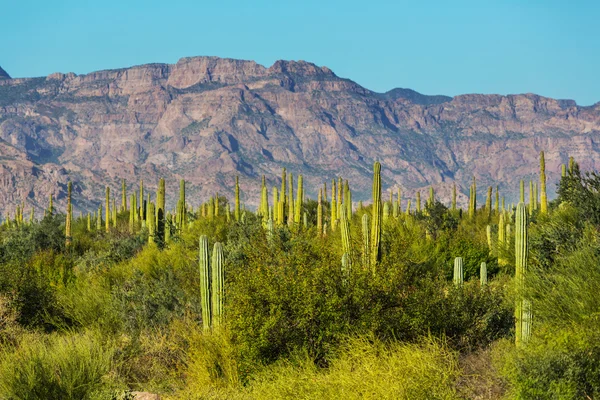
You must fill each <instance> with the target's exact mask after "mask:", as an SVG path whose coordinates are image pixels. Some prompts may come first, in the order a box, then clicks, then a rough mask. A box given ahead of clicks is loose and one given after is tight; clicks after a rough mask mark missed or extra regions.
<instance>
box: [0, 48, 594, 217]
mask: <svg viewBox="0 0 600 400" xmlns="http://www.w3.org/2000/svg"><path fill="white" fill-rule="evenodd" d="M598 132H600V106H598V105H596V106H593V107H578V106H577V105H576V104H575V103H574V102H569V101H564V100H554V99H550V98H545V97H541V96H537V95H533V94H523V95H510V96H500V95H479V94H470V95H462V96H456V97H454V98H447V97H445V96H424V95H421V94H419V93H417V92H413V91H407V90H405V89H398V90H395V91H390V92H388V93H386V94H383V95H382V94H378V93H374V92H371V91H370V90H368V89H365V88H363V87H362V86H360V85H358V84H357V83H355V82H352V81H350V80H348V79H343V78H339V77H337V76H336V75H335V74H334V73H333V72H332V71H331V70H329V69H328V68H326V67H318V66H316V65H314V64H311V63H307V62H304V61H298V62H296V61H277V62H276V63H275V64H273V65H272V66H271V67H269V68H266V67H263V66H261V65H259V64H257V63H255V62H253V61H243V60H233V59H221V58H217V57H192V58H183V59H181V60H179V62H177V64H173V65H169V64H149V65H142V66H135V67H131V68H124V69H119V70H108V71H98V72H93V73H90V74H87V75H81V76H77V75H75V74H72V73H71V74H58V73H57V74H52V75H50V76H48V77H45V78H32V79H6V80H2V81H0V150H1V153H0V157H1V159H2V164H1V167H0V168H1V170H0V208H2V209H3V210H6V209H10V210H12V209H13V206H14V205H15V204H17V203H19V202H21V201H25V202H27V203H30V204H33V205H34V206H36V207H38V210H39V209H41V208H42V207H45V205H46V202H47V201H46V199H47V196H48V194H50V193H52V194H54V195H55V196H56V197H57V200H58V204H59V205H60V204H62V202H63V201H64V188H65V184H66V181H67V179H69V178H70V179H72V180H73V181H74V182H75V191H76V194H75V196H74V197H75V199H77V200H76V204H75V209H76V210H77V209H93V208H96V207H97V205H98V204H99V202H100V201H102V199H103V198H104V197H103V190H104V189H103V187H104V185H111V187H112V188H113V189H115V190H116V189H118V188H120V183H119V182H120V179H121V178H125V179H126V180H127V181H128V183H129V189H130V190H131V188H134V187H137V182H138V180H139V179H144V182H145V185H146V186H147V187H149V188H152V187H155V185H156V182H157V180H158V178H159V177H165V178H166V179H167V186H168V193H169V195H170V196H168V199H167V201H168V204H169V205H170V206H173V205H174V202H175V200H176V199H175V197H176V193H177V185H178V180H179V179H180V178H185V179H186V181H188V193H189V200H190V202H191V203H192V204H193V205H197V204H198V203H199V202H200V201H204V200H206V199H207V198H208V196H210V195H213V194H214V193H215V192H217V191H218V192H219V193H224V194H227V195H230V194H232V189H233V182H234V177H235V175H240V180H241V185H242V190H243V192H244V196H245V197H246V198H245V200H246V201H248V203H249V204H256V203H257V201H258V192H259V184H260V176H261V175H263V174H265V175H267V179H268V180H269V185H270V186H272V185H278V184H279V183H278V181H277V177H279V176H280V172H281V171H280V170H281V167H286V168H287V169H288V171H290V172H292V173H294V175H297V174H299V173H302V174H303V175H304V180H305V185H306V186H307V192H308V194H309V195H313V196H314V194H315V191H316V188H317V186H318V185H320V184H322V183H323V182H324V181H331V179H332V178H334V177H336V176H339V175H341V176H343V177H344V178H347V179H349V180H350V182H351V185H352V186H353V189H354V190H355V193H356V195H355V197H354V198H355V199H360V198H368V197H369V192H370V182H371V181H370V180H371V167H372V163H373V162H374V161H375V160H379V161H380V162H381V163H382V166H383V168H382V170H383V184H384V188H390V187H393V186H395V185H400V186H401V187H402V188H403V189H404V192H405V193H406V195H407V196H408V195H409V194H410V195H412V194H413V192H414V191H415V190H417V189H419V188H424V187H426V186H427V185H430V184H433V185H434V186H435V187H436V188H438V190H437V192H438V193H439V194H440V196H442V197H444V198H446V199H447V198H448V196H449V193H450V187H451V182H452V181H454V180H456V181H457V183H458V185H459V188H461V189H462V191H463V192H468V190H464V188H468V185H469V181H470V179H471V177H472V175H475V176H476V177H477V179H478V187H479V188H481V192H480V195H483V193H484V191H485V187H486V186H487V185H489V184H496V183H499V184H500V190H501V192H503V193H505V194H506V195H507V197H508V200H510V199H513V198H514V197H513V196H512V195H513V194H514V193H515V192H516V189H517V186H518V181H519V179H522V178H524V179H534V178H535V177H536V176H537V168H538V164H537V158H538V154H539V151H540V150H545V151H546V165H547V170H548V177H549V181H550V182H553V181H556V180H557V179H558V176H559V170H560V163H564V162H566V161H567V159H568V156H569V155H573V156H575V157H576V158H577V159H578V160H579V161H581V164H582V166H583V167H584V168H595V167H596V163H597V161H596V160H600V157H598V151H599V150H598V146H597V145H596V142H597V138H598ZM153 185H154V186H153ZM548 186H549V191H550V192H552V191H553V189H554V185H553V184H551V183H550V184H549V185H548ZM119 196H120V193H117V194H116V198H117V199H119Z"/></svg>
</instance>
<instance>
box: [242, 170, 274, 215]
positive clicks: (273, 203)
mask: <svg viewBox="0 0 600 400" xmlns="http://www.w3.org/2000/svg"><path fill="white" fill-rule="evenodd" d="M274 193H275V194H274V195H275V196H277V191H276V189H275V191H274ZM273 204H275V205H276V204H277V203H273ZM233 214H234V216H235V220H236V222H239V221H240V216H241V214H240V179H239V177H237V176H236V177H235V208H234V209H233Z"/></svg>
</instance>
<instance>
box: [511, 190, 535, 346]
mask: <svg viewBox="0 0 600 400" xmlns="http://www.w3.org/2000/svg"><path fill="white" fill-rule="evenodd" d="M527 236H528V235H527V212H526V210H525V204H524V203H522V202H520V203H519V204H518V205H517V211H516V215H515V282H516V284H517V293H518V296H519V297H518V299H517V304H516V307H515V320H516V327H515V328H516V329H515V331H516V343H517V345H520V344H524V343H527V342H528V341H529V337H530V335H531V304H530V303H529V301H528V300H527V299H525V298H524V294H525V293H524V282H525V276H526V273H527V258H528V255H529V249H528V237H527Z"/></svg>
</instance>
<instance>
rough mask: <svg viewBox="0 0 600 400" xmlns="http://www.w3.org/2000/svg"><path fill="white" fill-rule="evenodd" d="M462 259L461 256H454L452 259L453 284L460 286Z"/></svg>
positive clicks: (461, 282)
mask: <svg viewBox="0 0 600 400" xmlns="http://www.w3.org/2000/svg"><path fill="white" fill-rule="evenodd" d="M463 274H464V273H463V259H462V257H456V258H455V259H454V279H453V280H454V286H456V287H461V286H462V285H463V280H464V275H463Z"/></svg>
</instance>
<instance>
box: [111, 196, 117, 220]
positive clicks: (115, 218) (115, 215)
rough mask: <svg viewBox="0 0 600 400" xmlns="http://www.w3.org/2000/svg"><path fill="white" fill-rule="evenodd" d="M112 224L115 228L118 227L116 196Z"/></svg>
mask: <svg viewBox="0 0 600 400" xmlns="http://www.w3.org/2000/svg"><path fill="white" fill-rule="evenodd" d="M111 215H112V226H113V228H116V227H117V202H116V201H115V199H114V197H113V200H112V212H111Z"/></svg>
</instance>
